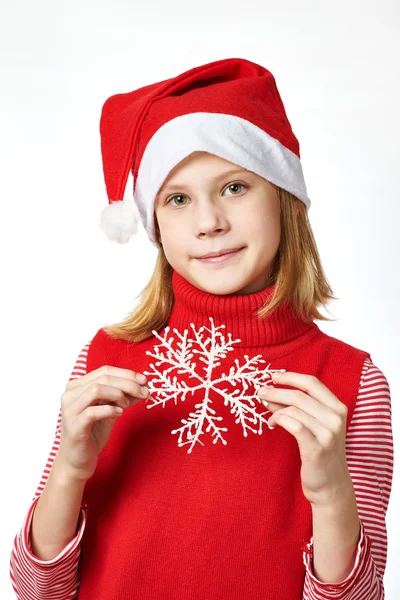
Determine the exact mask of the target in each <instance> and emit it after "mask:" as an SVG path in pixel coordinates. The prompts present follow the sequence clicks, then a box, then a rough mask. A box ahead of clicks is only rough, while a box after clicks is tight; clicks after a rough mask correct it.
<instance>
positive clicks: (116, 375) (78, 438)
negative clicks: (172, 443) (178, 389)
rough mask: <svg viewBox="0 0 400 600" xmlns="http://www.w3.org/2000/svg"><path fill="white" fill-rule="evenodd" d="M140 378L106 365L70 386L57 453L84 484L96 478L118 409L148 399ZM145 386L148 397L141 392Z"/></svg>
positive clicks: (64, 397) (63, 404) (64, 398)
mask: <svg viewBox="0 0 400 600" xmlns="http://www.w3.org/2000/svg"><path fill="white" fill-rule="evenodd" d="M140 375H142V374H141V373H136V372H135V371H130V370H128V369H119V368H117V367H112V366H109V365H103V366H102V367H100V368H99V369H96V370H95V371H91V372H90V373H88V374H87V375H84V376H82V377H78V378H77V379H72V380H71V381H69V382H68V383H67V385H66V388H65V392H64V393H63V395H62V396H61V409H62V420H61V437H60V446H59V449H58V453H57V462H58V463H60V462H61V464H62V466H63V470H65V472H66V473H68V474H69V475H71V476H72V477H74V478H75V479H79V480H83V481H87V480H88V479H89V478H90V477H91V476H92V475H93V473H94V472H95V470H96V466H97V460H98V457H99V454H100V452H101V450H102V449H103V448H104V446H105V445H106V444H107V442H108V440H109V438H110V435H111V432H112V430H113V427H114V425H115V423H116V420H117V419H118V417H119V416H120V414H119V413H118V412H117V408H118V407H120V408H122V409H123V411H125V410H126V409H127V408H128V407H129V406H131V405H132V404H136V403H137V402H139V401H140V400H144V399H145V398H147V397H148V395H149V390H148V387H147V386H146V384H145V383H143V382H141V381H140V380H138V376H140ZM142 386H143V387H145V389H146V393H143V392H142V391H141V387H142ZM121 414H123V413H121Z"/></svg>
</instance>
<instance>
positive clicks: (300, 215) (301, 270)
mask: <svg viewBox="0 0 400 600" xmlns="http://www.w3.org/2000/svg"><path fill="white" fill-rule="evenodd" d="M275 187H276V189H277V190H278V195H279V200H280V207H281V239H280V244H279V248H278V251H277V253H276V255H275V258H274V260H273V262H272V264H271V266H270V269H269V271H270V273H269V282H268V286H271V285H273V284H276V288H275V291H274V294H273V295H272V296H271V298H270V300H269V302H267V303H266V305H264V306H262V307H261V308H260V309H259V310H258V312H257V316H258V317H259V318H265V317H267V316H268V315H270V314H271V313H272V312H273V311H275V310H276V309H277V308H278V307H279V306H280V305H281V304H282V303H284V302H285V301H286V300H289V301H290V302H291V303H292V306H293V308H294V309H295V311H296V312H297V314H298V315H299V317H300V318H301V319H302V320H304V321H313V320H314V319H319V320H323V321H331V320H334V319H328V318H327V317H324V316H323V315H321V313H320V312H319V311H318V308H317V307H318V306H319V305H323V306H325V305H326V304H327V303H328V302H329V301H330V300H337V299H338V298H337V297H336V296H334V295H333V291H332V289H331V287H330V285H329V283H328V281H327V279H326V276H325V273H324V270H323V268H322V263H321V259H320V256H319V253H318V249H317V245H316V242H315V238H314V234H313V231H312V228H311V223H310V221H309V219H308V214H307V208H306V206H305V204H304V203H303V202H301V201H300V200H299V199H298V198H296V197H295V196H294V195H293V194H291V193H289V192H287V191H286V190H284V189H282V188H280V187H279V186H275ZM296 206H297V211H296ZM156 224H157V220H156ZM156 229H157V234H158V235H159V230H158V227H157V228H156ZM172 273H173V268H172V266H171V265H170V263H169V262H168V261H167V258H166V256H165V253H164V250H163V248H162V247H161V248H160V249H159V252H158V256H157V260H156V264H155V267H154V271H153V274H152V276H151V278H150V280H149V282H148V283H147V284H146V286H145V287H144V288H143V290H142V292H141V293H140V294H139V296H137V298H139V299H140V302H139V304H138V306H136V307H135V308H134V309H133V310H132V312H130V313H129V314H128V316H127V317H126V318H125V319H124V320H123V321H121V322H119V323H116V324H114V325H108V326H106V327H104V328H103V329H104V331H105V332H106V333H108V334H109V335H110V336H111V337H114V338H119V339H124V340H127V341H129V342H141V341H143V340H145V339H147V338H149V337H151V336H152V335H153V334H152V330H156V331H159V330H160V329H162V328H163V327H164V326H165V325H167V323H168V319H169V316H170V313H171V309H172V306H173V304H174V293H173V289H172Z"/></svg>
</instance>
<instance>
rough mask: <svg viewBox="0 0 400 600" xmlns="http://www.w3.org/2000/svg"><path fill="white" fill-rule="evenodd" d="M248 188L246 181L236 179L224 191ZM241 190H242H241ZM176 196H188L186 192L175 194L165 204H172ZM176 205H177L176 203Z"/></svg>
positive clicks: (235, 194)
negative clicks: (241, 181)
mask: <svg viewBox="0 0 400 600" xmlns="http://www.w3.org/2000/svg"><path fill="white" fill-rule="evenodd" d="M237 187H240V188H246V189H247V188H248V186H247V185H245V184H244V183H239V182H238V181H235V182H233V183H230V184H229V185H228V186H227V187H226V188H225V190H224V191H226V190H229V188H237ZM240 191H241V190H240ZM233 195H234V196H237V195H238V194H237V193H234V194H233ZM176 198H187V196H185V195H184V194H175V196H171V197H170V198H168V200H167V201H166V203H165V204H170V203H171V202H172V201H173V200H175V199H176ZM175 206H176V205H175ZM180 206H184V204H180Z"/></svg>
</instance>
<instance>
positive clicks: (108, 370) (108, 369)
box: [65, 365, 147, 390]
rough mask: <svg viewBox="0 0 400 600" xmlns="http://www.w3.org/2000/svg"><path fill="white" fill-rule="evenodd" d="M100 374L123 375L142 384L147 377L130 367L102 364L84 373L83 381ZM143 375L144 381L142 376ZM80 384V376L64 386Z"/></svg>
mask: <svg viewBox="0 0 400 600" xmlns="http://www.w3.org/2000/svg"><path fill="white" fill-rule="evenodd" d="M102 375H112V376H114V377H123V378H125V379H130V380H132V381H136V382H137V383H140V384H141V385H143V384H144V383H146V382H147V377H146V375H144V374H143V373H139V372H137V371H131V370H130V369H120V368H119V367H113V366H112V365H103V366H102V367H100V368H99V369H95V370H94V371H90V372H89V373H87V374H86V375H84V378H85V383H86V381H92V380H93V379H96V378H97V377H101V376H102ZM143 377H144V381H142V378H143ZM81 385H82V378H81V377H77V378H76V379H71V381H69V382H68V383H67V385H66V386H65V389H66V390H73V389H75V388H77V387H79V386H81Z"/></svg>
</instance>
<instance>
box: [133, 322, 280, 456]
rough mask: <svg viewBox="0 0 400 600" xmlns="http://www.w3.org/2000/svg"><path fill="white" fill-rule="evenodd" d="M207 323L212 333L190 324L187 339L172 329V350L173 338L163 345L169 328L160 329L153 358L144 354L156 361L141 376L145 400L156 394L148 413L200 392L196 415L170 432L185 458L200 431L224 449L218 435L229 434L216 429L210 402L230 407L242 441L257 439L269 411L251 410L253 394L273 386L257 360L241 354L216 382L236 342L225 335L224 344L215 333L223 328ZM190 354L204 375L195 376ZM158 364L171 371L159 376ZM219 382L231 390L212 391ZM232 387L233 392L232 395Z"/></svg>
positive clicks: (266, 369)
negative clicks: (146, 391)
mask: <svg viewBox="0 0 400 600" xmlns="http://www.w3.org/2000/svg"><path fill="white" fill-rule="evenodd" d="M209 320H210V322H211V329H209V328H208V327H205V326H203V327H200V329H199V330H198V331H196V328H195V326H194V324H193V323H191V324H190V325H191V327H192V329H193V333H194V337H193V338H189V337H188V330H187V329H185V330H184V333H183V335H182V334H181V333H180V332H179V331H178V330H177V329H173V331H174V332H175V333H176V334H177V335H178V336H179V338H180V341H179V342H177V344H176V347H174V346H173V345H172V344H173V341H174V337H173V336H171V337H170V338H169V339H168V333H169V331H170V327H168V326H167V327H166V328H165V331H164V336H163V337H162V336H160V335H159V334H158V333H157V331H155V330H154V331H152V333H153V335H155V336H156V337H157V338H158V339H159V340H160V341H161V344H158V345H156V346H154V351H155V352H154V353H153V352H150V351H149V350H148V351H147V352H146V354H148V355H150V356H153V357H154V358H156V359H157V362H156V363H155V365H154V364H153V363H151V364H150V366H151V367H152V371H143V373H144V374H145V375H147V376H148V387H149V391H150V394H152V393H153V392H154V393H155V394H156V399H154V398H153V397H152V396H149V400H150V399H151V400H154V402H153V403H152V404H149V403H148V404H147V408H153V407H154V406H158V405H159V404H162V405H163V407H165V404H166V402H167V401H169V400H174V401H175V404H176V403H177V400H178V399H179V400H181V401H182V402H183V401H185V399H186V396H187V394H188V393H191V394H194V392H195V391H197V390H204V398H203V399H202V402H200V403H198V404H195V405H194V406H195V408H196V411H195V412H191V413H189V419H188V420H186V419H182V423H183V426H182V427H180V428H179V429H174V430H172V431H171V433H172V434H175V433H179V439H178V446H184V445H186V444H190V447H189V450H188V454H190V453H191V451H192V449H193V446H194V444H195V443H197V442H200V443H201V444H202V445H204V444H203V442H202V441H201V440H200V436H201V435H203V434H204V429H205V432H206V433H208V432H211V435H212V436H213V437H214V440H213V443H214V444H216V443H217V442H218V440H221V441H222V443H223V444H225V445H226V444H227V442H226V440H225V439H224V438H223V435H222V433H223V432H224V431H228V429H227V428H226V427H218V422H220V421H222V420H223V417H221V416H218V415H217V414H216V411H215V410H214V408H212V406H211V405H212V404H213V401H215V400H218V399H221V400H223V405H224V406H229V407H230V412H231V413H232V414H233V415H235V416H236V417H237V418H236V419H235V423H240V424H241V426H242V427H243V435H244V437H247V432H248V430H250V431H252V432H253V433H258V434H259V435H261V434H262V424H263V423H267V426H268V422H267V421H268V419H267V418H265V417H264V415H266V414H267V413H270V411H267V412H263V413H259V412H257V410H256V405H257V404H260V399H259V397H258V396H257V392H258V390H259V388H260V387H263V386H265V385H267V384H268V383H269V384H272V383H273V382H272V380H271V376H272V374H273V373H274V372H275V371H273V370H270V368H269V367H270V365H268V366H267V367H264V368H262V369H259V368H258V366H257V365H258V364H259V363H265V362H266V361H265V360H263V359H262V358H261V354H258V355H257V356H254V357H253V358H250V357H249V356H248V355H247V354H245V355H244V358H245V363H244V364H243V365H240V364H239V361H238V359H235V365H236V367H233V366H232V367H231V368H230V370H229V372H228V373H223V374H222V375H221V376H220V377H217V378H215V377H214V376H213V370H214V369H215V368H216V367H218V366H220V365H221V361H220V360H219V359H220V358H221V359H224V358H226V356H227V353H228V352H230V351H233V350H234V348H233V347H232V346H233V344H236V343H238V342H240V341H241V340H240V339H237V340H232V334H230V333H228V339H227V340H225V336H224V335H223V334H222V333H221V332H220V331H219V330H220V329H223V328H225V325H220V326H219V327H215V325H214V321H213V319H212V317H209ZM204 331H206V332H208V334H209V335H208V334H206V335H205V336H204V333H203V332H204ZM161 348H165V349H166V352H165V353H164V352H161V350H160V349H161ZM195 354H197V355H198V357H199V361H201V362H202V363H204V365H205V366H203V367H201V370H202V371H204V373H203V374H202V373H200V372H198V370H196V367H197V363H196V362H194V361H191V359H192V357H193V356H194V355H195ZM163 363H166V364H167V365H170V366H168V367H166V368H165V369H164V370H158V369H157V367H159V366H160V365H161V364H163ZM199 369H200V367H199ZM282 371H283V370H281V372H282ZM173 372H175V373H177V374H178V375H182V374H185V375H188V376H189V377H190V379H193V380H194V382H193V384H192V385H188V384H187V383H186V382H185V381H183V380H181V379H179V378H178V377H177V375H173V376H172V373H173ZM222 382H227V383H228V384H229V385H230V388H228V387H226V388H222V389H221V388H219V387H217V386H218V384H221V383H222ZM250 386H253V387H254V392H252V391H248V390H249V388H250ZM232 387H233V388H236V389H232ZM251 424H255V425H256V424H258V428H257V429H255V428H253V427H252V425H251ZM270 429H271V428H270ZM272 429H273V428H272ZM184 435H186V439H185V440H184V439H183V436H184Z"/></svg>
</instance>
